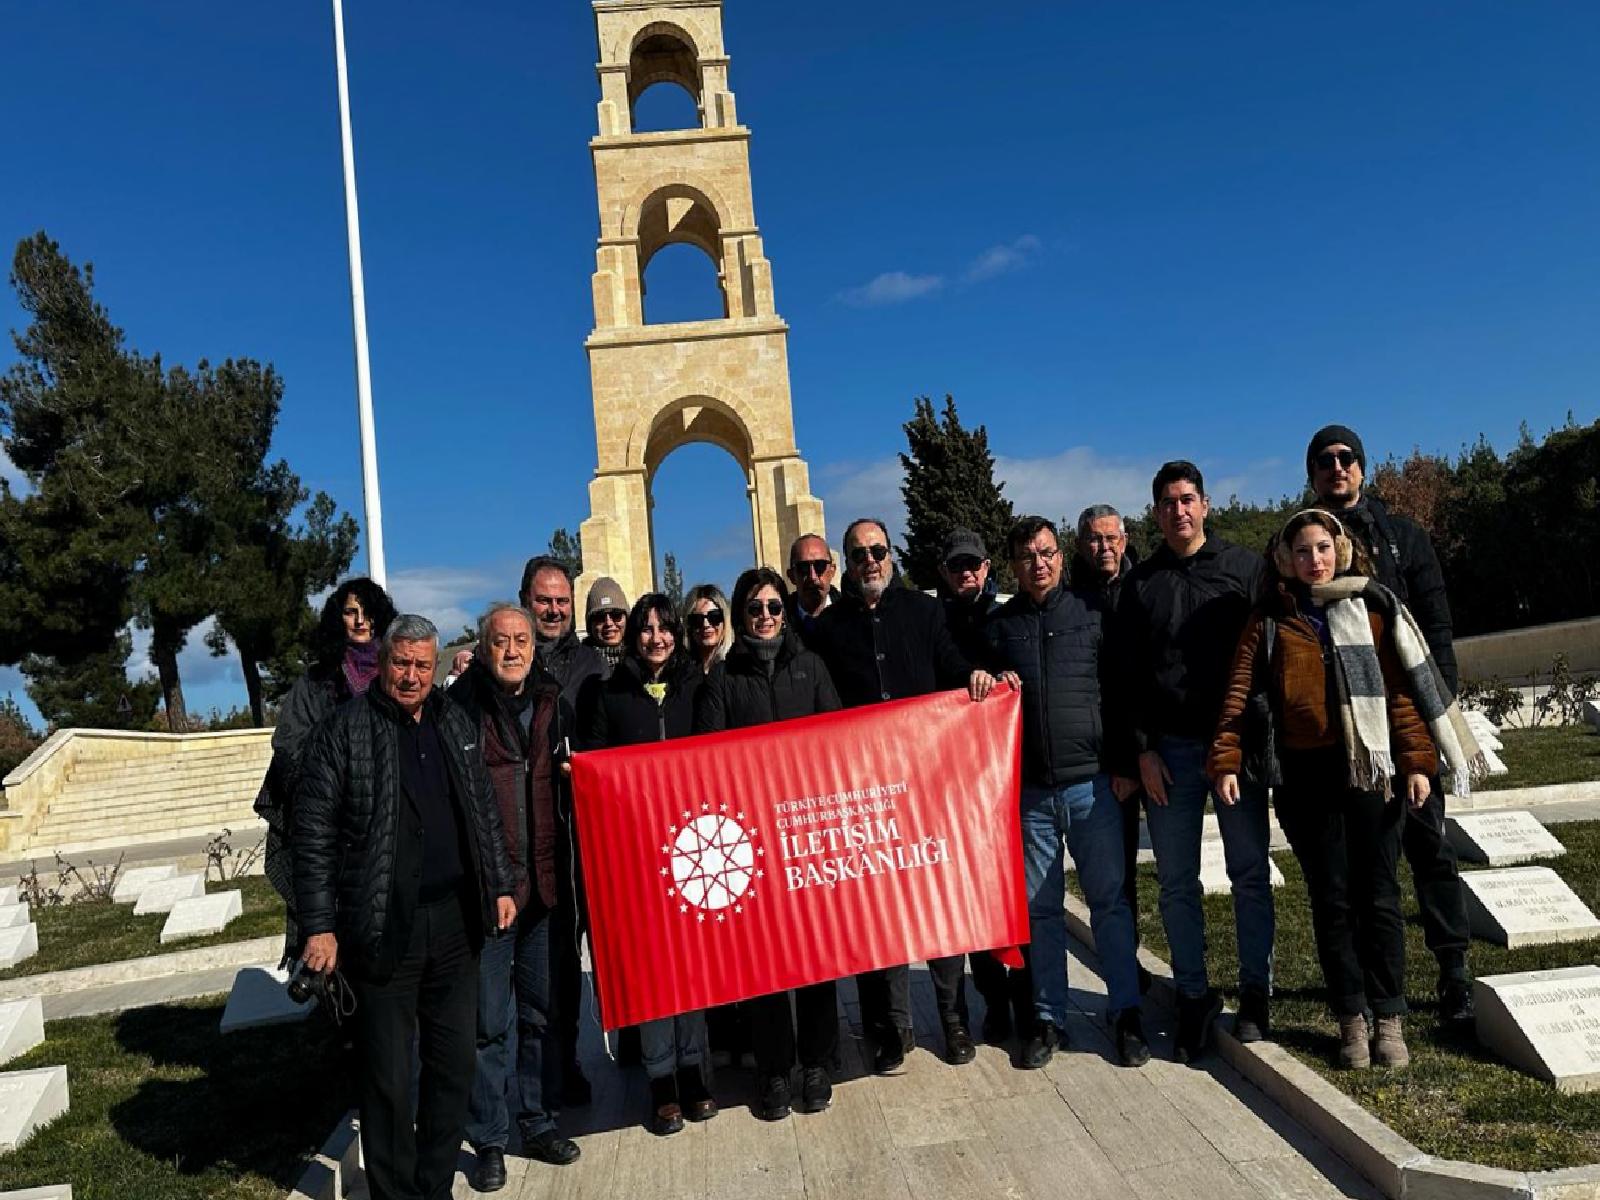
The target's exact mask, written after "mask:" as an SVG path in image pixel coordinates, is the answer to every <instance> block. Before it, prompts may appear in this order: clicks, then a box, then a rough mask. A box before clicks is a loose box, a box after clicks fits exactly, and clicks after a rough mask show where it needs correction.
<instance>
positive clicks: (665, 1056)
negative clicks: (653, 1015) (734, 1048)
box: [639, 1009, 706, 1079]
mask: <svg viewBox="0 0 1600 1200" xmlns="http://www.w3.org/2000/svg"><path fill="white" fill-rule="evenodd" d="M705 1047H706V1014H705V1010H704V1009H696V1010H695V1011H694V1012H686V1013H679V1014H678V1015H677V1016H675V1017H660V1018H658V1019H656V1020H654V1021H646V1022H645V1023H644V1024H643V1025H641V1026H639V1061H640V1062H641V1063H642V1064H643V1066H644V1073H645V1078H647V1079H665V1078H667V1076H669V1075H672V1074H674V1073H676V1072H677V1071H679V1070H682V1069H684V1068H686V1067H698V1066H699V1065H700V1060H701V1058H703V1057H704V1055H705Z"/></svg>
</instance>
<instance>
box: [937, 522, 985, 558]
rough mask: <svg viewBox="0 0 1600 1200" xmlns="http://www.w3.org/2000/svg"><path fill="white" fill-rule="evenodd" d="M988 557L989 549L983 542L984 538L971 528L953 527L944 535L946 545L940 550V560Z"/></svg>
mask: <svg viewBox="0 0 1600 1200" xmlns="http://www.w3.org/2000/svg"><path fill="white" fill-rule="evenodd" d="M969 556H970V557H972V558H988V557H989V551H988V549H987V548H986V547H985V546H984V544H983V539H982V538H981V537H979V536H978V535H977V534H975V533H973V532H972V530H970V529H952V530H951V531H950V532H949V533H947V534H945V536H944V547H943V549H941V550H940V551H939V561H940V562H942V563H947V562H949V561H950V560H951V559H952V558H966V557H969Z"/></svg>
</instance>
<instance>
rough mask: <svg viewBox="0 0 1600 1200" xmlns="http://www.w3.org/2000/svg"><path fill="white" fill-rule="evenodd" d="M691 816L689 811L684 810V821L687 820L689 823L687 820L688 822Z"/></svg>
mask: <svg viewBox="0 0 1600 1200" xmlns="http://www.w3.org/2000/svg"><path fill="white" fill-rule="evenodd" d="M689 816H690V813H689V812H688V810H687V809H685V810H684V814H683V819H684V820H685V821H687V820H688V819H689Z"/></svg>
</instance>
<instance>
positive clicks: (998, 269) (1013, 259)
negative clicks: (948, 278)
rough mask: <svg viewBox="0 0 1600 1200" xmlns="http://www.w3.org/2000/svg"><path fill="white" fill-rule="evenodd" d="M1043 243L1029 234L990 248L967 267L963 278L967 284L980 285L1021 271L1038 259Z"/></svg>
mask: <svg viewBox="0 0 1600 1200" xmlns="http://www.w3.org/2000/svg"><path fill="white" fill-rule="evenodd" d="M1042 249H1044V243H1043V242H1041V241H1040V240H1039V239H1038V238H1037V237H1035V236H1034V235H1033V234H1031V233H1025V234H1023V235H1022V236H1021V237H1019V238H1014V239H1012V240H1011V241H1009V242H1001V243H1000V244H999V245H996V246H990V247H989V248H988V249H987V250H985V251H984V252H983V253H982V254H980V255H978V257H977V258H975V259H973V260H972V263H971V265H969V266H968V267H967V270H966V274H965V276H964V278H965V279H966V281H967V282H968V283H981V282H983V281H984V280H985V279H993V278H994V277H995V276H996V275H1005V274H1007V273H1009V272H1011V271H1018V270H1021V269H1022V268H1023V267H1026V266H1027V265H1028V264H1029V263H1031V262H1032V261H1033V260H1034V259H1035V258H1037V257H1038V255H1039V252H1040V251H1041V250H1042Z"/></svg>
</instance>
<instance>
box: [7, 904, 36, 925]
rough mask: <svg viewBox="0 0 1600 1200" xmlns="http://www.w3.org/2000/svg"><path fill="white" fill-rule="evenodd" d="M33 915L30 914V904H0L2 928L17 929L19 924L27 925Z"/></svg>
mask: <svg viewBox="0 0 1600 1200" xmlns="http://www.w3.org/2000/svg"><path fill="white" fill-rule="evenodd" d="M31 920H33V917H32V916H31V915H29V912H28V904H27V902H26V901H24V902H23V903H21V904H0V929H15V928H16V927H17V926H18V925H26V924H27V923H28V922H29V921H31Z"/></svg>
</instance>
